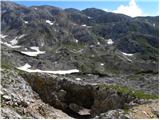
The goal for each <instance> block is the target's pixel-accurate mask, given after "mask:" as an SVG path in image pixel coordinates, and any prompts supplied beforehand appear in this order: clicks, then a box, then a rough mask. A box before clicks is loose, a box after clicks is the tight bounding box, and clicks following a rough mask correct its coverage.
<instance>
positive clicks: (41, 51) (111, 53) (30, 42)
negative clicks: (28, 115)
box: [0, 1, 159, 117]
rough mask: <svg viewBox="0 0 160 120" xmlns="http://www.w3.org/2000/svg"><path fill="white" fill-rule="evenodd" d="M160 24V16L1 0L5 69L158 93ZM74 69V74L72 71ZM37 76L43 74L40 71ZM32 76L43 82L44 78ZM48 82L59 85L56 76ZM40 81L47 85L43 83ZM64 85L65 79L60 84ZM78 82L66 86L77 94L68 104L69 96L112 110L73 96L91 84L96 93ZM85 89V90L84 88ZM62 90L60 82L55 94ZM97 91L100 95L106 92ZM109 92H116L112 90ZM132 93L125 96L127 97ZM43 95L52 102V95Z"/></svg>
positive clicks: (46, 100) (39, 92) (67, 89)
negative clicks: (47, 96) (29, 4)
mask: <svg viewBox="0 0 160 120" xmlns="http://www.w3.org/2000/svg"><path fill="white" fill-rule="evenodd" d="M158 26H159V16H156V17H135V18H131V17H129V16H126V15H123V14H116V13H111V12H106V11H103V10H100V9H96V8H87V9H85V10H77V9H74V8H68V9H61V8H58V7H54V6H47V5H43V6H31V7H26V6H22V5H19V4H16V3H14V2H9V1H1V27H2V29H1V36H0V37H1V55H2V57H1V62H2V69H4V70H5V69H12V70H13V71H14V72H17V71H18V73H19V72H20V71H19V70H23V72H24V71H25V72H26V73H25V74H27V75H24V73H23V74H22V77H24V78H23V79H24V80H26V81H28V80H29V79H32V78H30V76H32V74H31V75H28V72H33V74H34V73H35V72H36V73H35V74H34V75H33V78H34V79H36V78H37V77H38V76H41V77H42V78H43V79H44V81H46V79H47V80H48V81H50V79H54V78H52V77H51V78H49V77H48V76H47V77H44V76H43V74H42V75H41V74H40V75H39V74H38V75H37V72H40V73H44V74H45V73H46V74H49V73H52V74H53V73H54V74H67V75H64V77H67V79H69V83H66V84H67V85H68V84H69V86H70V84H71V83H70V79H71V80H76V81H81V82H82V83H83V82H84V83H87V84H98V83H100V84H104V83H106V84H115V85H118V86H123V87H128V88H129V89H134V90H140V91H141V92H145V93H146V94H151V95H153V96H154V95H156V96H157V95H158V73H159V70H158V64H159V62H158V61H159V58H158V57H159V27H158ZM15 69H16V70H15ZM68 70H69V71H68ZM7 72H8V71H7ZM72 72H73V74H69V73H72ZM20 73H21V72H20ZM3 74H7V73H5V72H4V73H3ZM20 76H21V74H20ZM28 76H29V77H28ZM59 76H61V77H63V75H58V76H57V77H58V79H60V80H61V79H62V78H61V77H60V78H59ZM16 79H17V78H16ZM37 80H41V79H40V78H39V77H38V78H37ZM32 82H35V83H36V84H38V83H39V81H32ZM32 82H31V83H30V81H29V83H30V84H31V87H33V88H34V87H35V86H34V84H35V83H32ZM62 82H63V81H62ZM42 83H43V82H42ZM49 83H50V84H53V86H54V85H55V84H54V83H52V82H51V81H50V82H49ZM46 84H48V83H46ZM57 84H61V82H60V83H59V82H57ZM73 84H75V83H73ZM32 85H33V86H32ZM37 86H39V87H43V86H41V85H39V84H38V85H37ZM64 86H65V85H64V84H62V85H60V86H58V87H62V88H63V87H64ZM75 86H78V87H77V89H78V90H77V89H76V87H75V88H73V89H69V88H68V87H67V86H65V88H63V89H65V90H66V91H67V92H69V93H70V92H71V93H70V94H69V95H68V96H69V97H70V99H71V98H72V99H73V101H72V100H71V101H67V105H68V104H70V102H76V104H78V105H80V106H83V107H85V108H86V107H87V108H88V109H91V108H92V107H93V108H94V109H96V111H94V110H93V111H92V112H95V113H94V115H96V114H100V113H101V112H105V111H106V110H108V108H103V109H102V108H99V106H97V105H98V103H94V105H93V106H92V107H91V105H90V104H91V103H92V104H93V101H92V102H91V103H90V101H88V106H89V107H88V106H87V105H85V104H84V105H83V103H82V102H80V100H78V101H76V100H77V98H78V97H77V96H76V98H74V97H73V96H72V94H81V95H82V96H83V95H84V96H87V95H88V93H86V92H85V91H87V90H88V89H89V91H90V92H91V93H93V91H94V90H92V86H91V87H89V88H88V87H87V88H86V86H85V85H81V84H79V83H76V85H75ZM56 87H57V86H56ZM79 87H80V88H79ZM123 87H122V88H123ZM128 88H127V91H128ZM81 89H83V90H84V93H83V92H82V93H79V91H80V90H81ZM93 89H95V88H94V87H93ZM44 90H46V91H50V90H51V91H52V88H51V89H50V90H48V87H46V88H45V87H44ZM125 90H126V89H125ZM34 91H36V92H37V93H38V94H40V97H43V98H45V97H44V95H46V93H45V94H44V93H43V92H41V91H40V89H39V88H37V87H36V88H35V90H34ZM57 91H59V89H57V88H56V93H55V94H56V95H57V94H58V95H59V93H58V92H57ZM72 91H77V93H74V92H73V93H72ZM102 91H103V90H102ZM122 91H123V90H122ZM122 91H121V92H122ZM96 92H97V91H96ZM104 93H105V92H104ZM138 93H139V92H138ZM60 94H61V93H60ZM62 94H63V93H62ZM97 94H100V95H101V93H97ZM107 94H109V95H111V94H112V93H110V91H109V93H107ZM117 94H118V93H117ZM146 94H145V95H146ZM47 95H48V94H47ZM138 95H139V94H138ZM119 97H120V100H122V98H123V97H124V96H123V95H119V94H118V97H117V99H118V98H119ZM134 97H135V96H134ZM92 98H94V99H95V98H96V95H93V96H90V100H92ZM151 98H152V97H151ZM52 99H55V98H54V97H53V98H52ZM128 99H129V98H125V100H126V101H128ZM42 100H43V99H42ZM85 100H87V99H86V97H84V98H83V99H82V101H85ZM112 100H113V98H112V99H111V101H112ZM44 101H45V102H47V103H49V104H52V103H50V100H49V99H48V98H46V99H44ZM102 101H103V100H102ZM129 101H130V99H129ZM52 102H53V101H52ZM56 102H57V101H56ZM108 102H110V101H108ZM112 102H113V101H112ZM114 102H115V101H114ZM114 102H113V103H114ZM118 102H119V103H121V101H118ZM58 103H59V101H58ZM58 103H56V105H55V104H54V105H53V106H54V107H55V106H56V107H57V106H58V108H60V109H62V108H61V107H62V106H63V105H64V106H67V105H66V101H65V102H64V101H63V102H62V101H61V102H60V104H61V105H62V106H61V107H60V105H59V104H58ZM57 104H58V105H57ZM86 104H87V103H86ZM122 104H124V103H123V102H122ZM64 106H63V110H64V111H65V112H68V111H66V109H68V106H67V107H66V108H65V109H64ZM71 106H72V105H71ZM73 106H74V105H73ZM117 106H118V107H119V108H123V107H122V106H121V105H119V104H117V102H116V103H115V104H114V105H113V106H111V107H110V108H111V109H112V108H114V109H115V108H117ZM120 106H121V107H120ZM74 107H75V106H74ZM101 110H102V111H101ZM92 117H93V116H92ZM94 117H95V116H94Z"/></svg>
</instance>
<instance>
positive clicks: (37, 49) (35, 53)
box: [21, 46, 46, 57]
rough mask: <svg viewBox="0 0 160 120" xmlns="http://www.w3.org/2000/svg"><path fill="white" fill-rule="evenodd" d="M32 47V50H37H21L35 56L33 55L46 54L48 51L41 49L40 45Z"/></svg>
mask: <svg viewBox="0 0 160 120" xmlns="http://www.w3.org/2000/svg"><path fill="white" fill-rule="evenodd" d="M30 48H31V49H32V50H35V52H32V51H21V53H23V54H25V55H28V56H32V57H33V56H37V55H39V54H44V53H45V52H46V51H40V50H39V47H36V46H33V47H30Z"/></svg>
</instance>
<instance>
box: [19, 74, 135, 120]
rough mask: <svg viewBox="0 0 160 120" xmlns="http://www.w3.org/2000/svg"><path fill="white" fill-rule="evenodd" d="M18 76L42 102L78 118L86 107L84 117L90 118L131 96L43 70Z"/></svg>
mask: <svg viewBox="0 0 160 120" xmlns="http://www.w3.org/2000/svg"><path fill="white" fill-rule="evenodd" d="M21 75H22V76H23V78H24V79H25V80H26V81H27V82H28V83H29V84H30V86H31V87H32V89H33V90H34V91H35V92H36V93H38V94H39V96H40V97H41V99H42V100H43V101H44V102H45V103H48V104H50V105H52V106H54V107H56V108H59V109H61V110H63V111H65V112H68V114H70V113H72V114H77V116H79V117H80V116H81V115H80V114H79V112H80V111H81V110H83V109H89V111H90V112H89V114H88V117H89V115H90V117H94V116H96V115H99V114H100V113H102V112H106V111H108V110H112V109H118V108H124V106H125V105H126V104H127V103H129V102H131V101H132V100H133V99H134V97H131V96H129V95H128V94H124V93H120V92H117V91H115V90H113V89H110V88H101V87H99V86H97V85H91V84H87V83H85V82H78V81H75V80H71V79H68V78H65V77H58V76H55V75H50V74H43V73H36V74H35V73H34V74H33V73H22V74H21ZM82 116H83V115H82Z"/></svg>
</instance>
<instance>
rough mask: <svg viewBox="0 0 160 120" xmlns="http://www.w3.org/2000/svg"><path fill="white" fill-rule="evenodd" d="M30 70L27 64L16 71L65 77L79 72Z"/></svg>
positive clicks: (74, 70) (75, 70) (73, 70)
mask: <svg viewBox="0 0 160 120" xmlns="http://www.w3.org/2000/svg"><path fill="white" fill-rule="evenodd" d="M29 68H31V65H29V64H28V63H26V64H25V65H24V66H21V67H17V69H19V70H22V71H26V72H39V73H52V74H60V75H65V74H71V73H77V72H79V70H77V69H72V70H58V71H43V70H40V69H35V70H32V69H29Z"/></svg>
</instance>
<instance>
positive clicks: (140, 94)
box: [99, 84, 158, 99]
mask: <svg viewBox="0 0 160 120" xmlns="http://www.w3.org/2000/svg"><path fill="white" fill-rule="evenodd" d="M99 87H101V88H108V89H109V88H112V89H114V90H116V91H117V92H120V93H125V94H129V95H130V96H133V97H136V98H138V99H157V98H158V96H156V95H151V94H148V93H145V92H143V91H141V90H133V89H130V88H127V87H124V86H119V85H109V84H100V85H99Z"/></svg>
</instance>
